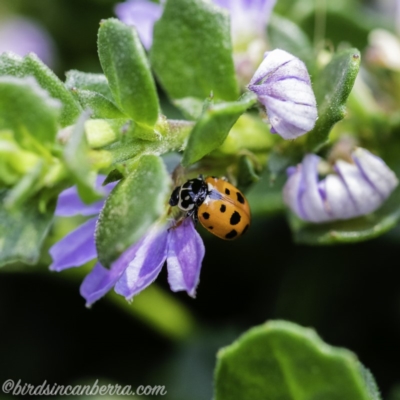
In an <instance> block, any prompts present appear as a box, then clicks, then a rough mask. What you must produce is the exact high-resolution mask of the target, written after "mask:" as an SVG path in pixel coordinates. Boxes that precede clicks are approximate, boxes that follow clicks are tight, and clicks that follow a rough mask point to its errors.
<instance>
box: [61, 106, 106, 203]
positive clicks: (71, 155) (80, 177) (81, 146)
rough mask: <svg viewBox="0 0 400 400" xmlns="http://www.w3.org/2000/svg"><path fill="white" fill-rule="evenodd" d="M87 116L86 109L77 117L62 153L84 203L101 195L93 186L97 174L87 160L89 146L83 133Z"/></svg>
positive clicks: (97, 198)
mask: <svg viewBox="0 0 400 400" xmlns="http://www.w3.org/2000/svg"><path fill="white" fill-rule="evenodd" d="M88 118H89V112H87V111H85V112H83V113H82V115H81V116H80V117H79V119H78V121H77V122H76V124H75V125H74V127H73V130H72V133H71V136H70V137H69V139H68V142H67V143H66V145H65V148H64V153H63V158H64V162H65V165H66V167H67V169H68V171H69V172H70V173H71V175H72V177H73V180H74V181H75V183H76V184H77V187H78V193H79V196H80V197H81V199H82V200H83V201H84V202H85V203H91V202H93V201H95V200H99V199H100V198H101V197H102V195H101V194H100V193H99V192H97V191H96V189H95V187H94V186H95V181H96V175H97V174H96V172H95V171H93V170H92V169H91V165H90V161H89V150H90V148H89V145H88V143H87V139H86V135H85V122H86V120H87V119H88Z"/></svg>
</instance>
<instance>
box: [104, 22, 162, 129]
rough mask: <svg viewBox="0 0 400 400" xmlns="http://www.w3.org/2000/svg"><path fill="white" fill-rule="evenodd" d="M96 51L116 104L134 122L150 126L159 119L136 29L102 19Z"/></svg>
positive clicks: (149, 72)
mask: <svg viewBox="0 0 400 400" xmlns="http://www.w3.org/2000/svg"><path fill="white" fill-rule="evenodd" d="M98 51H99V58H100V63H101V66H102V68H103V71H104V74H105V75H106V77H107V79H108V83H109V85H110V89H111V92H112V94H113V98H114V100H115V102H116V104H117V105H118V107H119V108H120V109H121V110H122V111H123V112H124V113H125V114H126V115H128V116H129V117H131V118H132V119H133V120H134V121H136V122H137V123H142V124H144V125H148V126H153V125H154V124H155V123H156V121H157V119H158V111H159V106H158V97H157V92H156V87H155V83H154V80H153V76H152V74H151V71H150V65H149V62H148V60H147V57H146V53H145V51H144V49H143V46H142V44H141V42H140V39H139V36H138V34H137V32H136V29H135V28H134V27H129V26H127V25H125V24H123V23H122V22H120V21H118V20H117V19H113V18H111V19H108V20H105V21H103V22H101V24H100V29H99V35H98Z"/></svg>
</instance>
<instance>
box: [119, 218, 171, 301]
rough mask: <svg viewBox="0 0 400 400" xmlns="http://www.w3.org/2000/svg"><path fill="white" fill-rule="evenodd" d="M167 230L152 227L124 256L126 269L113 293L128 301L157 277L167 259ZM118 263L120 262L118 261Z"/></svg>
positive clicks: (156, 226) (157, 226)
mask: <svg viewBox="0 0 400 400" xmlns="http://www.w3.org/2000/svg"><path fill="white" fill-rule="evenodd" d="M167 238H168V230H167V228H166V227H165V226H162V227H160V226H159V225H155V226H153V227H152V228H151V229H150V231H149V232H148V233H147V234H146V235H145V236H144V237H143V238H142V239H141V240H140V241H139V242H138V243H137V244H136V245H134V246H133V247H132V248H131V250H127V252H128V254H126V255H125V256H124V258H125V264H126V269H125V271H124V273H123V274H122V275H121V278H120V279H119V280H118V282H117V284H116V285H115V291H116V292H117V293H119V294H121V295H122V296H125V297H126V298H127V299H128V300H129V299H131V298H132V297H133V296H134V295H135V294H137V293H139V292H140V291H142V290H143V289H145V288H146V287H147V286H149V285H150V284H151V283H152V282H153V281H154V280H155V279H156V278H157V276H158V274H159V273H160V271H161V268H162V266H163V265H164V262H165V259H166V257H167ZM118 262H120V260H118Z"/></svg>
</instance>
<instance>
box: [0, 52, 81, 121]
mask: <svg viewBox="0 0 400 400" xmlns="http://www.w3.org/2000/svg"><path fill="white" fill-rule="evenodd" d="M2 75H11V76H15V77H18V78H22V77H28V76H33V77H34V78H35V79H36V80H37V82H38V83H39V85H40V86H41V87H42V88H43V89H45V90H46V91H48V92H49V94H50V96H51V97H53V98H55V99H59V100H60V101H61V103H62V108H61V113H60V116H59V123H60V125H61V126H62V127H65V126H68V125H72V124H73V123H74V122H75V120H76V118H78V116H79V114H80V112H81V107H80V106H79V103H78V102H77V101H75V99H74V97H73V96H72V94H71V93H70V92H69V91H68V90H67V88H66V87H65V86H64V84H63V83H62V82H61V81H60V80H59V79H58V78H57V76H56V75H55V74H54V73H53V72H52V71H51V70H50V69H49V68H48V67H47V66H46V65H45V64H43V63H42V61H40V60H39V58H37V56H36V55H35V54H29V55H27V56H26V57H24V58H21V57H18V56H16V55H14V54H11V53H3V54H1V55H0V76H2Z"/></svg>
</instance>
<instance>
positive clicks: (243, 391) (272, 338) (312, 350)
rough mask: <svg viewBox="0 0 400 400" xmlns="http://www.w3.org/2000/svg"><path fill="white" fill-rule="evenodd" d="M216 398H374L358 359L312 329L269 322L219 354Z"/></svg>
mask: <svg viewBox="0 0 400 400" xmlns="http://www.w3.org/2000/svg"><path fill="white" fill-rule="evenodd" d="M214 398H215V400H243V399H252V400H264V399H282V400H286V399H287V400H305V399H321V400H322V399H323V400H339V399H340V400H372V399H373V397H371V396H370V395H369V390H368V388H367V387H366V384H365V381H364V377H363V374H362V372H361V369H360V364H359V361H358V360H357V358H356V356H355V355H354V354H353V353H352V352H350V351H348V350H346V349H341V348H337V347H332V346H329V345H328V344H326V343H324V342H323V341H322V340H321V338H320V337H319V336H318V335H317V334H316V333H315V332H314V331H313V330H312V329H307V328H303V327H301V326H299V325H296V324H293V323H290V322H285V321H270V322H268V323H266V324H264V325H261V326H258V327H255V328H253V329H250V330H249V331H247V332H246V333H245V334H244V335H243V336H242V337H240V338H239V339H238V340H237V341H236V342H235V343H233V344H232V345H230V346H228V347H226V348H224V349H222V350H221V351H220V352H219V353H218V361H217V366H216V373H215V397H214Z"/></svg>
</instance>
